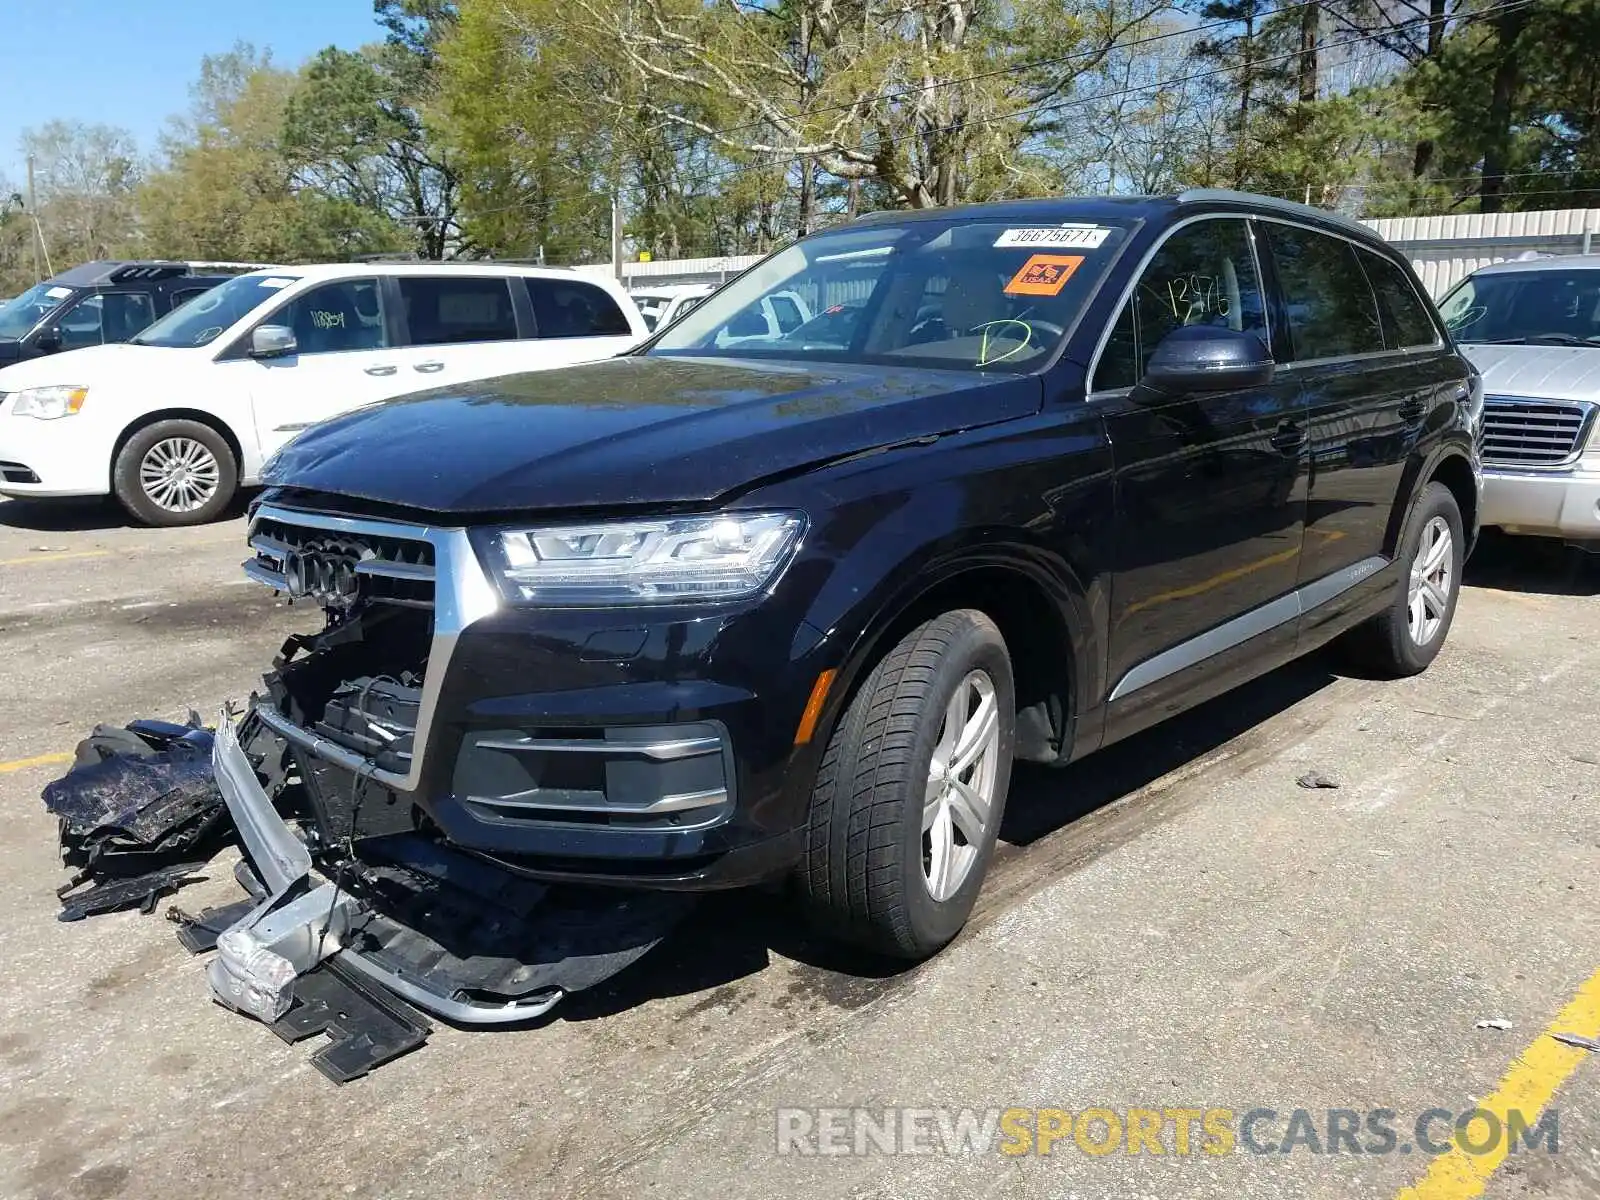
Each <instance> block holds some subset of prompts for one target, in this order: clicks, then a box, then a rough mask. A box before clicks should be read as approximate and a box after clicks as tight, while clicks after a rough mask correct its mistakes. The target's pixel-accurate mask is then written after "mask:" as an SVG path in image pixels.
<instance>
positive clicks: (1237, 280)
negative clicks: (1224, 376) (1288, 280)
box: [1091, 216, 1305, 737]
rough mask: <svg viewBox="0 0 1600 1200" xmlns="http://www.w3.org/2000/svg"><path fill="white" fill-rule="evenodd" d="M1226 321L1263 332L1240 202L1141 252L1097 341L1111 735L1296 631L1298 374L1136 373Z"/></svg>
mask: <svg viewBox="0 0 1600 1200" xmlns="http://www.w3.org/2000/svg"><path fill="white" fill-rule="evenodd" d="M1185 325H1218V326H1225V327H1227V328H1231V329H1235V330H1240V331H1246V332H1252V333H1255V334H1257V335H1258V336H1259V337H1260V338H1261V339H1262V341H1263V342H1264V343H1266V344H1267V345H1268V346H1269V347H1270V346H1272V345H1273V344H1274V339H1273V332H1272V331H1271V330H1270V329H1269V322H1268V317H1267V304H1266V292H1265V289H1264V287H1263V284H1262V276H1261V272H1260V267H1259V264H1258V261H1257V258H1256V255H1255V252H1254V248H1253V245H1252V234H1251V228H1250V225H1249V222H1248V221H1247V220H1245V219H1244V218H1242V217H1231V216H1219V217H1207V218H1203V219H1200V220H1198V221H1195V222H1190V223H1186V224H1183V225H1180V226H1178V227H1177V228H1176V229H1175V231H1174V232H1172V233H1171V234H1169V235H1168V237H1167V239H1166V240H1165V241H1164V242H1163V243H1162V244H1161V245H1160V247H1159V248H1158V249H1157V250H1156V251H1155V253H1154V255H1153V256H1152V257H1151V259H1150V261H1149V262H1148V264H1147V265H1146V266H1145V267H1144V268H1143V270H1142V272H1141V273H1140V276H1139V278H1138V280H1137V283H1136V284H1135V286H1134V288H1133V293H1132V295H1131V297H1130V298H1129V300H1128V302H1127V303H1126V304H1125V305H1124V307H1123V309H1122V311H1121V314H1120V316H1119V317H1118V319H1117V322H1116V324H1115V325H1114V326H1113V328H1112V331H1111V334H1110V336H1109V339H1108V341H1107V343H1106V345H1105V347H1104V349H1103V350H1102V352H1101V356H1100V358H1099V360H1098V362H1097V365H1096V367H1095V372H1094V376H1093V378H1092V380H1091V388H1092V393H1091V401H1092V402H1094V403H1097V404H1100V405H1101V406H1102V408H1103V412H1104V416H1105V422H1106V430H1107V433H1108V435H1109V437H1110V441H1111V449H1112V456H1113V459H1114V461H1115V463H1116V484H1117V511H1116V528H1117V536H1116V546H1117V550H1116V554H1117V561H1116V567H1115V575H1114V578H1113V581H1112V586H1111V621H1110V633H1109V638H1108V654H1109V662H1108V667H1109V670H1108V673H1107V679H1108V680H1109V681H1110V685H1111V688H1112V692H1111V697H1110V698H1111V700H1112V701H1113V705H1112V709H1111V713H1110V724H1109V725H1108V729H1107V736H1108V737H1115V736H1120V735H1121V734H1122V733H1126V732H1131V730H1132V728H1136V727H1139V726H1142V725H1146V724H1150V723H1151V722H1153V721H1155V720H1158V719H1160V718H1161V717H1162V716H1165V715H1166V714H1167V713H1169V712H1171V711H1176V710H1177V709H1179V708H1182V707H1185V706H1187V705H1188V704H1189V703H1192V702H1194V701H1195V700H1196V699H1199V698H1201V696H1202V694H1203V693H1205V692H1206V691H1207V690H1208V686H1206V684H1207V681H1210V683H1209V690H1220V689H1221V688H1222V687H1224V686H1227V684H1228V682H1229V675H1228V668H1229V665H1230V664H1239V663H1247V664H1250V665H1251V666H1254V665H1255V664H1256V663H1258V662H1259V657H1260V655H1261V654H1262V653H1264V652H1266V651H1267V650H1268V649H1269V648H1270V647H1272V646H1291V645H1292V643H1293V638H1294V629H1295V620H1294V618H1295V617H1296V616H1297V615H1298V609H1297V608H1296V607H1295V602H1294V598H1293V596H1292V595H1291V593H1292V592H1293V590H1294V586H1295V578H1296V571H1297V567H1298V560H1299V555H1300V539H1301V532H1302V525H1303V521H1304V516H1305V484H1304V432H1303V422H1304V419H1305V414H1304V411H1303V408H1302V405H1301V397H1300V388H1299V385H1298V383H1297V382H1295V381H1293V380H1283V381H1277V380H1275V381H1274V382H1272V383H1269V384H1267V385H1266V386H1264V387H1256V388H1245V389H1241V390H1237V391H1228V392H1217V393H1207V394H1196V395H1190V396H1166V397H1162V396H1157V395H1156V394H1155V393H1153V392H1151V391H1150V390H1149V389H1145V388H1135V386H1134V385H1135V384H1136V383H1138V381H1139V379H1140V378H1141V376H1142V375H1143V373H1144V367H1145V364H1146V363H1147V362H1148V360H1149V358H1150V355H1151V353H1152V352H1153V351H1154V350H1155V348H1156V346H1157V345H1158V344H1159V343H1160V341H1161V340H1162V338H1163V337H1165V336H1166V335H1167V334H1168V333H1170V332H1171V331H1172V330H1174V329H1176V328H1178V327H1180V326H1185Z"/></svg>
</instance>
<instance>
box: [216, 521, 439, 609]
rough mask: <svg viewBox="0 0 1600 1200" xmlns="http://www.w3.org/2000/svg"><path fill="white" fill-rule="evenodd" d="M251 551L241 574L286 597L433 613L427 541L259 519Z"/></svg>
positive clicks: (431, 561)
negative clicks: (363, 601) (360, 601)
mask: <svg viewBox="0 0 1600 1200" xmlns="http://www.w3.org/2000/svg"><path fill="white" fill-rule="evenodd" d="M250 548H251V549H252V550H254V551H255V552H256V556H255V558H254V559H252V560H251V561H249V562H247V563H245V565H244V567H245V572H246V573H247V574H248V575H250V576H251V577H252V578H254V579H257V580H259V581H260V582H262V583H265V584H268V585H270V586H271V587H275V588H277V589H279V590H280V591H285V592H288V593H289V594H290V595H291V596H305V597H307V598H309V599H313V600H316V601H318V602H319V603H323V604H327V605H329V606H330V607H335V608H338V607H341V606H348V605H351V604H354V603H355V601H356V600H357V599H358V598H359V599H366V600H372V601H375V602H377V603H380V604H398V605H403V606H405V607H408V608H432V607H433V593H434V576H435V573H436V562H435V555H434V548H433V544H432V543H431V542H424V541H418V540H414V539H411V538H402V537H389V536H385V535H381V534H372V533H366V532H360V533H345V532H335V531H331V530H326V529H311V528H306V527H304V526H299V525H291V524H289V523H287V522H284V521H278V520H273V519H271V518H265V517H264V518H262V519H260V520H258V521H257V522H256V524H255V526H254V528H252V529H251V531H250Z"/></svg>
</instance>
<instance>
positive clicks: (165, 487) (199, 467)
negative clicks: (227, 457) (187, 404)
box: [139, 437, 221, 512]
mask: <svg viewBox="0 0 1600 1200" xmlns="http://www.w3.org/2000/svg"><path fill="white" fill-rule="evenodd" d="M220 478H221V470H220V468H219V466H218V464H217V460H216V457H215V456H214V455H213V454H212V453H211V451H210V450H209V449H208V448H207V447H206V446H205V445H204V444H202V443H201V442H198V441H195V440H194V439H193V438H185V437H173V438H166V439H164V440H162V441H159V442H157V443H156V444H155V445H153V446H151V447H150V449H149V450H148V451H147V452H146V453H145V456H144V459H143V461H142V462H140V464H139V486H140V487H141V488H143V489H144V494H145V495H146V496H149V497H150V499H151V501H152V502H153V503H155V504H157V505H159V506H160V507H161V508H164V509H166V510H167V511H168V512H193V511H194V510H195V509H198V508H201V507H203V506H204V505H205V504H206V502H207V501H209V500H210V499H211V498H212V497H213V496H215V495H216V492H217V485H218V482H219V481H220Z"/></svg>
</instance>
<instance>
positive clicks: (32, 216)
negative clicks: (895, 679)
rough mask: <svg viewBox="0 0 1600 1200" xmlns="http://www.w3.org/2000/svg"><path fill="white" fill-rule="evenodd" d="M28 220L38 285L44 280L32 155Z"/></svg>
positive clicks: (29, 170)
mask: <svg viewBox="0 0 1600 1200" xmlns="http://www.w3.org/2000/svg"><path fill="white" fill-rule="evenodd" d="M28 220H29V221H31V222H33V227H32V228H31V229H30V230H29V231H28V245H30V246H32V247H33V281H34V282H35V283H38V282H39V281H40V280H41V279H43V278H44V276H43V275H41V274H39V238H40V237H41V236H43V235H42V234H40V232H39V214H38V210H37V209H35V208H34V206H33V155H31V154H30V155H28Z"/></svg>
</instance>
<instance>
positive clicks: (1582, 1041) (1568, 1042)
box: [1550, 1033, 1600, 1051]
mask: <svg viewBox="0 0 1600 1200" xmlns="http://www.w3.org/2000/svg"><path fill="white" fill-rule="evenodd" d="M1550 1036H1551V1037H1553V1038H1555V1040H1556V1041H1558V1042H1560V1043H1561V1044H1562V1045H1563V1046H1576V1047H1577V1048H1578V1049H1579V1050H1591V1051H1595V1050H1600V1038H1590V1037H1584V1036H1583V1035H1582V1034H1580V1033H1552V1034H1551V1035H1550Z"/></svg>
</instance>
